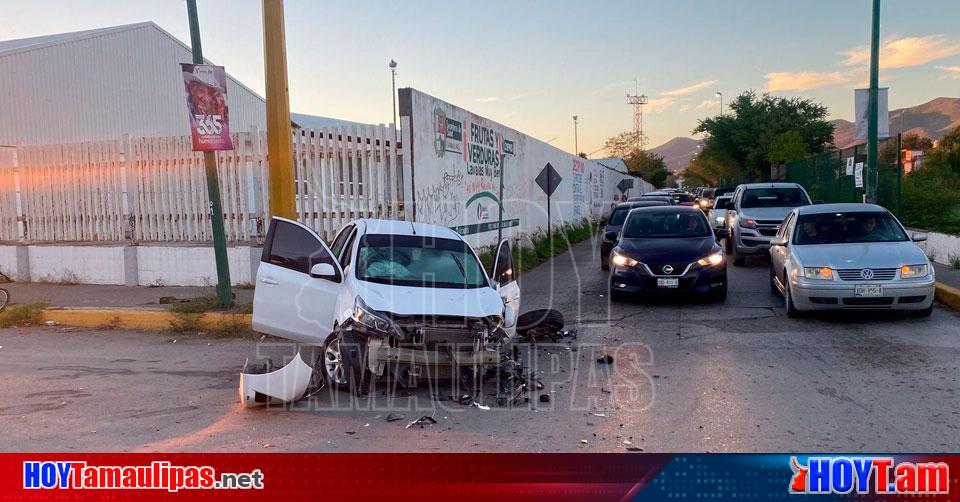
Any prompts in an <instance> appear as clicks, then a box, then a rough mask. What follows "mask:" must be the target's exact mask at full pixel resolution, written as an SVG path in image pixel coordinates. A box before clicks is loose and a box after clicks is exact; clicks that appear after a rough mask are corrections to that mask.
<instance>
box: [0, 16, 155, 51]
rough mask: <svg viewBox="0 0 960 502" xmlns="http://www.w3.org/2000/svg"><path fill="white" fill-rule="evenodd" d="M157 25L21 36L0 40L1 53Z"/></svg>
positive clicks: (134, 25) (146, 24)
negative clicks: (28, 36)
mask: <svg viewBox="0 0 960 502" xmlns="http://www.w3.org/2000/svg"><path fill="white" fill-rule="evenodd" d="M151 25H152V26H156V27H157V28H160V27H159V26H157V25H156V24H154V23H152V22H149V21H147V22H143V23H133V24H124V25H120V26H109V27H106V28H95V29H92V30H83V31H74V32H70V33H56V34H53V35H42V36H39V37H30V38H19V39H15V40H0V55H5V54H7V53H12V52H19V51H21V50H32V49H40V48H44V47H50V46H53V45H60V44H65V43H69V42H77V41H79V40H86V39H88V38H94V37H100V36H103V35H110V34H113V33H118V32H121V31H127V30H135V29H138V28H143V27H145V26H151Z"/></svg>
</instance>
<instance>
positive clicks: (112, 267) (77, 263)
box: [0, 244, 261, 286]
mask: <svg viewBox="0 0 960 502" xmlns="http://www.w3.org/2000/svg"><path fill="white" fill-rule="evenodd" d="M260 253H261V248H258V247H252V246H235V247H230V248H227V259H228V261H229V264H230V281H231V282H232V283H233V284H234V285H239V284H253V283H254V282H255V280H256V270H257V266H258V265H259V263H260ZM0 272H3V273H4V274H5V275H7V276H8V277H10V278H11V279H14V280H17V281H24V282H26V281H34V282H40V281H44V282H68V283H74V282H79V283H83V284H120V285H127V286H161V285H162V286H211V285H214V284H216V283H217V268H216V262H215V260H214V256H213V248H212V247H209V246H186V245H179V246H170V245H140V246H124V245H116V246H94V245H74V246H71V245H59V244H58V245H45V244H31V245H22V246H17V245H3V246H0Z"/></svg>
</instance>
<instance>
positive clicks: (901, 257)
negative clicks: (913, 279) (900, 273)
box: [793, 241, 927, 269]
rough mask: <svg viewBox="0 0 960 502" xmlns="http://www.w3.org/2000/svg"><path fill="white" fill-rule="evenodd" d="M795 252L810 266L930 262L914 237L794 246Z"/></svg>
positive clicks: (891, 265)
mask: <svg viewBox="0 0 960 502" xmlns="http://www.w3.org/2000/svg"><path fill="white" fill-rule="evenodd" d="M793 252H794V253H795V254H796V256H797V257H798V258H800V262H801V263H803V265H804V266H806V267H830V268H833V269H842V268H897V267H900V266H902V265H916V264H922V263H927V257H926V255H924V254H923V251H922V250H921V249H920V248H919V247H917V245H916V244H914V243H913V242H910V241H906V242H870V243H858V244H826V245H806V246H794V251H793Z"/></svg>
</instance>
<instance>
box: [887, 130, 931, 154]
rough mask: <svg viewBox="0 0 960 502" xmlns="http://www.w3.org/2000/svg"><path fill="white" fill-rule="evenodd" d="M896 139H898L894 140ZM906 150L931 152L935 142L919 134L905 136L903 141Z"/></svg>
mask: <svg viewBox="0 0 960 502" xmlns="http://www.w3.org/2000/svg"><path fill="white" fill-rule="evenodd" d="M894 139H896V138H894ZM900 143H901V146H902V147H903V149H904V150H924V151H926V150H929V149H931V148H933V140H932V139H930V138H928V137H926V136H920V135H918V134H905V135H903V138H902V140H901V142H900Z"/></svg>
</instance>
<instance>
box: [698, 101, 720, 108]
mask: <svg viewBox="0 0 960 502" xmlns="http://www.w3.org/2000/svg"><path fill="white" fill-rule="evenodd" d="M715 106H720V100H719V99H705V100H703V101H701V102H700V104H699V105H697V107H696V108H694V109H695V110H703V109H704V108H713V107H715Z"/></svg>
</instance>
